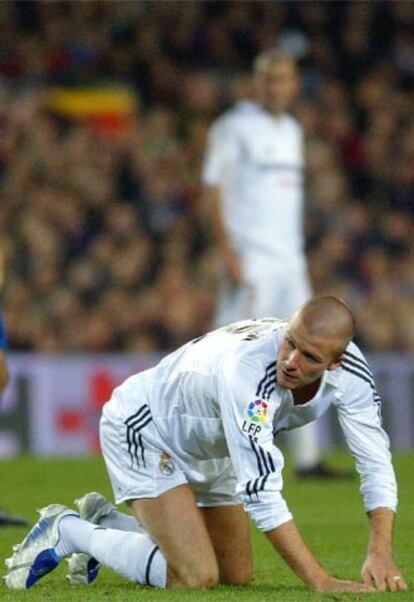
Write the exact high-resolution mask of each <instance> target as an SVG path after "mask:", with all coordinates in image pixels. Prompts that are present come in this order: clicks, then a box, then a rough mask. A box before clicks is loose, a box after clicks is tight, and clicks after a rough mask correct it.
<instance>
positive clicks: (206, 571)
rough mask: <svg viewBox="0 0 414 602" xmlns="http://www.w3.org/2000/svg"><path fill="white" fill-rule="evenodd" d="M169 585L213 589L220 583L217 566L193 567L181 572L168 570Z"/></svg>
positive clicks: (174, 587)
mask: <svg viewBox="0 0 414 602" xmlns="http://www.w3.org/2000/svg"><path fill="white" fill-rule="evenodd" d="M168 573H169V576H168V585H169V587H171V588H173V589H179V588H186V589H211V588H212V587H216V585H218V583H219V573H218V568H217V566H211V567H197V568H195V567H192V569H191V570H188V571H185V570H181V571H180V572H179V573H174V572H173V571H171V570H170V569H169V571H168Z"/></svg>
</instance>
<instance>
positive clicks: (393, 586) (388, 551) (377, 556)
mask: <svg viewBox="0 0 414 602" xmlns="http://www.w3.org/2000/svg"><path fill="white" fill-rule="evenodd" d="M368 516H369V520H370V533H369V541H368V551H367V557H366V559H365V562H364V564H363V567H362V578H363V580H364V581H365V583H366V584H367V585H373V586H374V587H375V588H376V589H378V590H380V591H386V590H389V591H391V592H395V591H399V590H406V589H407V584H406V583H405V581H404V579H403V577H402V576H401V573H400V571H399V570H398V568H397V565H396V564H395V563H394V559H393V557H392V531H393V525H394V516H395V515H394V512H393V511H392V510H390V509H389V508H376V509H375V510H372V511H371V512H368Z"/></svg>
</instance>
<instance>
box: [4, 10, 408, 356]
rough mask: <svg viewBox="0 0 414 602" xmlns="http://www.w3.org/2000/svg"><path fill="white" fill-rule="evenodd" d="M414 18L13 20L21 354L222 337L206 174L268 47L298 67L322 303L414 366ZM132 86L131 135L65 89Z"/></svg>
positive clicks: (254, 14) (300, 15)
mask: <svg viewBox="0 0 414 602" xmlns="http://www.w3.org/2000/svg"><path fill="white" fill-rule="evenodd" d="M413 17H414V4H412V3H410V2H398V1H396V2H376V1H371V2H355V3H354V2H341V3H337V2H250V1H247V2H197V1H188V2H139V1H137V2H93V1H90V2H48V3H42V2H6V3H1V4H0V32H1V35H0V234H1V242H2V247H3V251H4V253H5V256H6V264H7V278H6V286H5V290H4V294H3V304H4V309H5V317H6V321H7V325H8V333H9V343H10V347H11V349H14V350H36V351H42V352H46V353H56V352H80V351H109V350H119V351H131V352H136V351H153V350H166V349H171V348H173V347H174V346H176V345H178V344H180V343H182V342H184V341H186V340H188V339H189V338H191V337H194V336H197V335H199V334H201V333H202V332H204V331H206V330H207V329H209V328H210V327H211V325H212V319H213V315H214V308H215V299H216V288H217V278H218V276H217V273H218V272H217V266H218V264H219V261H220V258H219V257H218V253H217V249H216V248H215V245H214V242H213V241H212V237H211V235H210V230H209V224H208V219H207V213H208V211H207V208H206V207H205V206H204V204H203V201H202V188H201V183H200V180H201V178H200V171H201V165H202V160H203V154H204V150H205V142H206V133H207V130H208V127H209V124H210V123H211V121H212V120H213V119H214V118H215V117H216V116H217V115H218V114H220V113H221V112H222V111H223V110H225V109H226V107H228V106H229V105H230V104H231V103H232V102H234V101H236V100H238V99H241V98H243V97H245V95H246V94H247V93H248V90H249V81H248V70H249V67H250V65H251V62H252V59H253V58H254V56H255V55H256V54H257V53H258V52H260V51H261V50H262V49H264V48H267V47H269V46H275V45H279V46H281V47H282V48H284V49H285V50H286V51H288V52H291V53H292V54H294V56H295V57H296V58H297V60H298V63H299V65H300V69H301V77H302V88H301V95H300V98H299V99H298V102H297V106H296V114H297V116H298V118H299V119H300V120H301V122H302V123H303V125H304V127H305V130H306V134H307V139H308V148H307V155H308V173H307V176H308V192H307V201H306V204H307V219H306V237H307V246H308V257H309V263H310V269H311V274H312V281H313V288H314V290H315V292H316V293H327V292H329V293H334V294H339V295H340V296H341V297H343V298H344V299H346V300H347V301H349V302H350V304H351V305H352V307H353V308H354V310H355V312H356V316H357V323H358V340H359V342H360V343H361V344H362V346H363V347H364V348H365V349H369V350H379V351H389V350H407V351H414V244H413V239H414V120H413V115H414V112H413V106H414V103H413V79H414V40H413V30H412V27H411V24H412V21H413ZM108 82H110V83H111V84H114V83H121V84H122V85H124V86H127V87H128V89H129V90H131V91H132V93H133V95H134V98H136V110H135V112H134V113H133V114H131V115H129V116H128V120H127V125H126V126H125V124H124V126H123V127H120V128H119V129H117V130H113V131H112V130H111V129H108V128H107V129H105V128H104V127H103V128H98V127H96V124H95V126H94V125H93V124H92V123H91V122H88V121H85V120H80V119H68V118H63V117H62V116H61V115H59V114H57V113H56V112H54V111H53V110H52V109H51V107H50V104H49V102H48V91H49V90H50V89H51V88H52V87H54V86H75V85H76V86H79V85H88V86H90V85H92V84H93V85H103V84H105V85H106V84H108Z"/></svg>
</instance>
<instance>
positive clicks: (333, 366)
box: [328, 355, 343, 370]
mask: <svg viewBox="0 0 414 602" xmlns="http://www.w3.org/2000/svg"><path fill="white" fill-rule="evenodd" d="M342 358H343V355H340V356H339V357H338V358H336V359H334V360H332V362H331V363H330V364H329V366H328V370H336V369H337V368H339V367H340V365H341V364H342Z"/></svg>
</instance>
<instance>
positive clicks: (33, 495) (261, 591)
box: [0, 453, 414, 602]
mask: <svg viewBox="0 0 414 602" xmlns="http://www.w3.org/2000/svg"><path fill="white" fill-rule="evenodd" d="M330 460H331V461H332V462H335V464H337V465H338V464H339V465H342V466H344V467H349V466H351V462H352V460H351V459H350V458H349V456H348V455H346V454H342V453H337V454H335V455H332V456H331V457H330ZM394 462H395V467H396V471H397V476H398V480H399V486H400V510H399V515H398V520H397V523H396V529H395V550H396V553H395V557H396V560H397V563H398V564H399V566H400V568H401V570H402V571H403V574H404V576H405V578H406V579H407V581H408V584H409V591H408V592H404V593H398V594H391V593H378V594H364V595H362V594H355V595H354V594H325V595H322V594H317V593H313V592H311V591H309V590H308V589H307V588H306V587H305V586H304V585H303V584H302V583H301V582H300V581H299V580H298V579H297V578H296V577H295V576H294V575H293V574H292V573H291V572H290V571H289V570H288V569H287V568H286V566H285V565H284V563H283V561H282V560H280V559H279V558H277V557H276V555H275V553H274V552H273V551H272V549H271V548H270V546H269V544H268V542H267V540H266V539H265V538H264V536H263V535H262V534H260V533H259V532H258V531H257V530H256V529H255V528H254V527H252V533H253V542H254V568H255V571H254V572H255V581H254V583H253V584H252V585H251V586H249V587H240V588H237V587H219V588H217V589H215V590H210V591H194V590H193V591H180V592H179V591H176V592H173V591H159V590H153V589H150V588H144V587H139V586H135V585H133V584H132V583H128V582H127V581H125V580H124V579H122V578H121V577H118V576H117V575H115V574H113V573H111V571H109V570H108V569H102V570H101V573H100V576H99V578H98V580H97V581H96V583H95V584H94V585H93V586H90V587H82V586H80V587H79V586H78V587H75V586H70V585H69V584H68V583H67V582H66V580H65V569H66V566H65V565H66V563H62V565H61V566H59V567H58V568H57V569H56V571H55V572H54V573H52V574H51V575H48V576H47V577H46V578H45V579H44V580H42V581H41V582H39V583H38V584H37V585H36V586H35V587H34V588H33V589H31V590H29V591H11V590H8V589H7V588H6V587H5V586H4V585H3V584H1V585H0V600H2V602H3V601H4V602H7V601H11V600H13V601H20V600H25V601H29V600H30V601H32V600H33V601H40V600H42V601H51V602H60V601H65V602H67V601H72V600H73V601H75V602H88V601H90V602H96V601H98V600H99V601H100V602H102V600H107V601H108V602H118V601H119V602H121V601H122V602H129V601H131V602H132V601H136V600H145V601H147V600H148V601H149V602H153V601H160V602H162V601H165V600H173V601H177V602H178V601H180V602H196V601H197V602H210V601H213V600H214V601H220V602H221V601H223V602H227V601H233V600H234V601H237V602H243V601H246V602H247V601H248V602H262V601H266V600H269V601H270V600H272V601H273V602H279V601H280V602H302V601H306V602H314V601H317V600H326V601H335V602H339V601H341V600H363V599H367V596H368V599H369V600H373V601H375V602H376V601H377V600H378V601H379V600H391V599H393V600H405V601H414V577H413V568H414V565H413V557H414V544H413V536H414V528H413V527H414V520H413V500H414V481H413V478H412V474H413V471H412V467H413V466H414V456H413V455H408V454H406V455H395V458H394ZM290 472H291V471H290V470H289V467H287V469H286V470H285V496H286V499H287V501H288V504H289V506H290V508H291V510H292V511H293V513H294V516H295V519H296V521H297V523H298V524H299V527H300V529H301V530H302V532H303V534H304V536H305V538H306V540H307V542H308V543H309V544H310V546H311V547H312V549H313V550H314V552H315V553H316V555H317V556H318V558H319V559H320V560H321V562H322V563H323V564H324V565H325V566H326V567H327V569H328V570H329V571H331V572H332V573H333V574H334V575H337V576H338V577H341V578H344V579H345V578H346V579H355V580H358V579H359V573H360V569H361V565H362V562H363V559H364V554H365V549H366V543H367V532H368V522H367V519H366V517H365V514H364V512H363V508H362V502H361V498H360V495H359V493H358V480H356V479H355V480H354V481H353V482H346V483H345V482H344V483H338V482H328V483H326V482H315V481H314V482H306V483H304V482H300V483H298V482H296V481H295V480H294V479H293V478H292V477H291V476H290ZM0 475H1V481H0V482H1V487H0V492H1V493H0V505H1V506H2V507H3V508H5V509H7V510H10V511H12V512H13V513H15V514H20V515H23V516H26V517H27V518H28V519H30V520H31V521H35V520H36V516H37V514H36V513H35V509H36V508H41V507H42V506H45V505H47V504H49V503H51V502H61V503H64V504H67V505H71V504H72V502H73V499H74V498H76V497H79V496H80V495H82V494H83V493H85V492H87V491H91V490H98V491H102V492H103V493H105V494H107V495H110V487H109V483H108V479H107V477H106V474H105V469H104V466H103V462H102V460H101V459H99V458H85V459H45V460H40V459H34V458H30V457H23V458H19V459H16V460H12V461H3V462H1V464H0ZM25 533H26V529H25V528H10V527H8V528H4V527H3V528H0V566H1V569H0V572H1V574H4V573H5V568H4V559H5V558H6V557H7V556H9V555H10V554H11V548H12V545H13V544H15V543H17V542H19V541H21V539H22V538H23V537H24V535H25Z"/></svg>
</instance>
